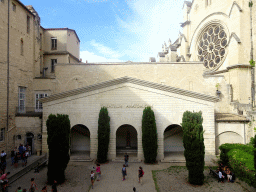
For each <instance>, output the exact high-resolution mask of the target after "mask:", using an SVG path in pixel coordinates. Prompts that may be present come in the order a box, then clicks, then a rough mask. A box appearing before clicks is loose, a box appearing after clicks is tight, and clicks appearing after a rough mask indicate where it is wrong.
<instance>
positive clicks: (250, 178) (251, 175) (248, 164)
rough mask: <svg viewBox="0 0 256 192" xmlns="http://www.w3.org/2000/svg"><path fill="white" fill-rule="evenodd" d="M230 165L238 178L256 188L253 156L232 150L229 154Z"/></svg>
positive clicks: (238, 150)
mask: <svg viewBox="0 0 256 192" xmlns="http://www.w3.org/2000/svg"><path fill="white" fill-rule="evenodd" d="M228 158H229V165H230V167H231V168H232V170H234V172H235V174H236V176H237V177H238V178H239V179H240V180H242V181H245V182H246V183H247V184H249V185H251V186H253V187H256V177H255V173H256V172H255V168H254V157H253V155H251V154H249V153H247V152H244V151H242V150H240V149H232V150H230V151H229V152H228Z"/></svg>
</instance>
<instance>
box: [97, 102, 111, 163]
mask: <svg viewBox="0 0 256 192" xmlns="http://www.w3.org/2000/svg"><path fill="white" fill-rule="evenodd" d="M109 137H110V117H109V116H108V109H107V108H106V107H102V108H101V109H100V113H99V119H98V152H97V161H98V162H99V163H104V162H106V161H107V159H108V147H109Z"/></svg>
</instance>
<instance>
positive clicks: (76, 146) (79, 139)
mask: <svg viewBox="0 0 256 192" xmlns="http://www.w3.org/2000/svg"><path fill="white" fill-rule="evenodd" d="M70 152H71V154H78V153H80V154H81V153H90V130H89V129H88V128H87V127H86V126H85V125H83V124H76V125H74V126H73V127H72V128H71V131H70ZM89 155H90V154H89Z"/></svg>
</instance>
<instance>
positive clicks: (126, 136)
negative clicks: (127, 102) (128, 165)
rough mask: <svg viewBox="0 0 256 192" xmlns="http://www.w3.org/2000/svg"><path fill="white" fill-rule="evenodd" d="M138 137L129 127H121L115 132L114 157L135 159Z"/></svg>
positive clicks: (132, 128) (133, 129) (131, 127)
mask: <svg viewBox="0 0 256 192" xmlns="http://www.w3.org/2000/svg"><path fill="white" fill-rule="evenodd" d="M137 151H138V136H137V131H136V129H135V128H134V127H133V126H131V125H127V124H126V125H122V126H120V127H119V128H118V129H117V131H116V157H123V156H124V154H125V153H127V154H128V155H129V157H137Z"/></svg>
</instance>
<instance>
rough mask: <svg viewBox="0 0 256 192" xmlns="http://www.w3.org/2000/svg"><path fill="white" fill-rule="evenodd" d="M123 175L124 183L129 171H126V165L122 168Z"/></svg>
mask: <svg viewBox="0 0 256 192" xmlns="http://www.w3.org/2000/svg"><path fill="white" fill-rule="evenodd" d="M122 175H123V181H124V180H126V179H125V176H126V175H127V171H126V167H125V164H124V165H123V167H122Z"/></svg>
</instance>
